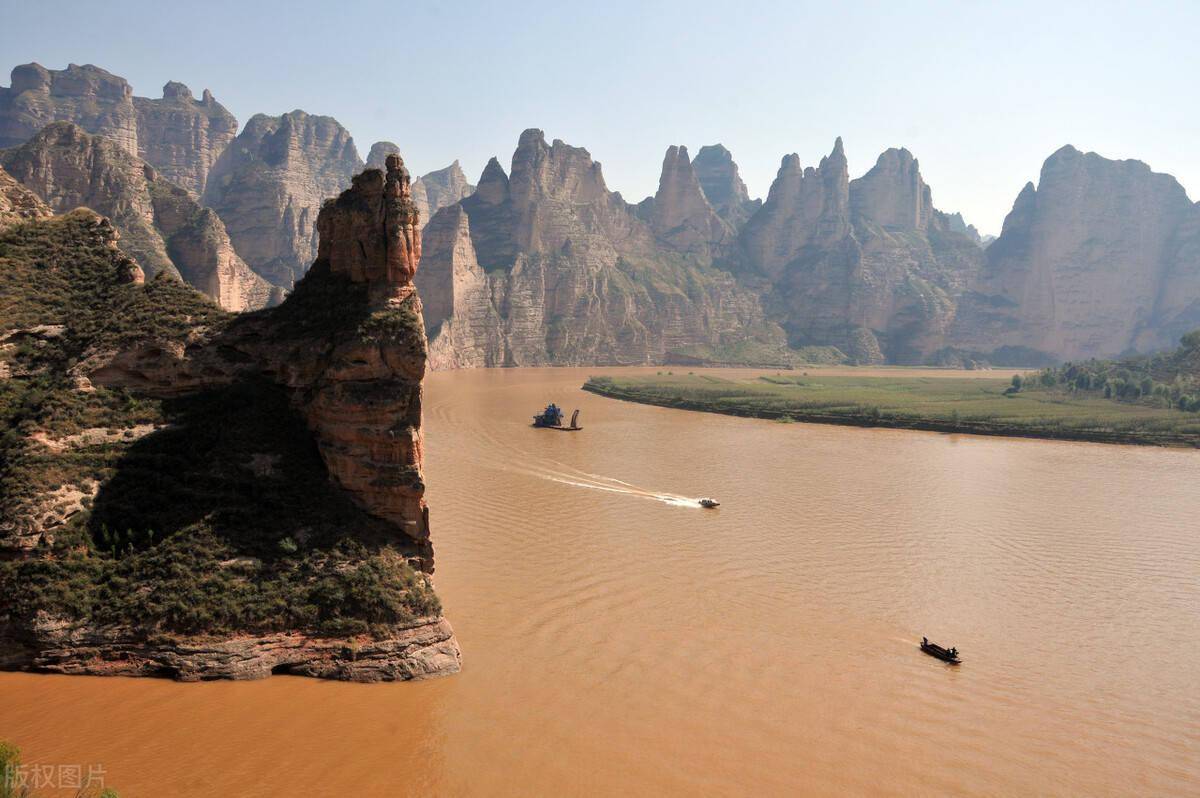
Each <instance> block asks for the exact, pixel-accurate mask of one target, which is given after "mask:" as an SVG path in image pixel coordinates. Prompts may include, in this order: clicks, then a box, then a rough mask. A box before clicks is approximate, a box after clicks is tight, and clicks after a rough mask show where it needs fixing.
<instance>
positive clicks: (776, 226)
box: [740, 138, 982, 363]
mask: <svg viewBox="0 0 1200 798" xmlns="http://www.w3.org/2000/svg"><path fill="white" fill-rule="evenodd" d="M740 240H741V245H742V250H743V252H744V254H745V258H746V261H745V265H744V266H743V271H742V274H743V275H744V278H745V279H747V280H748V281H749V282H751V283H752V284H757V285H759V286H760V287H761V291H762V295H763V301H764V303H765V304H766V306H767V310H768V313H769V315H770V317H771V318H773V319H776V320H778V321H779V323H780V324H782V325H783V327H784V328H785V329H786V330H787V332H788V339H789V342H790V343H791V344H792V345H793V346H807V345H830V346H836V347H838V348H839V349H840V350H841V351H843V352H845V353H846V354H847V355H849V356H850V357H851V358H853V359H854V360H856V361H859V362H866V363H879V362H884V361H885V360H886V361H891V362H899V363H921V362H925V361H926V360H928V359H929V358H930V357H931V356H932V355H933V354H934V353H935V352H937V351H938V350H940V349H941V348H942V347H943V345H944V343H945V339H946V335H947V333H948V331H949V329H950V327H951V325H952V324H953V323H954V319H955V309H956V299H957V297H958V295H959V294H960V293H961V292H962V291H963V290H964V288H965V286H966V285H967V283H968V282H969V281H970V280H971V279H972V278H973V276H974V274H975V273H976V272H977V271H978V269H979V266H980V263H981V261H982V251H981V249H980V247H979V246H978V244H977V242H976V241H975V240H973V239H972V238H971V237H970V235H969V234H968V233H967V232H966V231H965V229H963V230H959V229H958V226H957V225H955V224H954V221H953V217H950V216H948V215H946V214H942V213H940V212H938V211H936V210H935V209H934V208H933V202H932V196H931V192H930V190H929V187H928V186H926V185H925V182H924V181H923V180H922V179H921V175H920V169H919V166H918V163H917V161H916V160H915V159H914V158H913V157H912V155H911V154H910V153H909V152H908V151H907V150H903V149H900V150H896V149H893V150H888V151H886V152H884V153H883V154H882V155H880V157H879V159H878V161H877V162H876V164H875V166H874V167H873V168H872V169H871V170H870V171H869V172H867V174H866V175H864V176H863V177H861V178H858V179H856V180H853V181H852V180H850V179H849V173H848V169H847V163H846V156H845V152H844V149H843V147H842V141H841V139H840V138H839V139H838V140H837V142H836V143H835V145H834V148H833V151H832V152H831V153H830V154H829V155H828V156H826V157H825V158H822V159H821V162H820V165H819V166H817V167H815V168H814V167H808V168H802V167H801V165H800V159H799V157H798V156H796V155H794V154H793V155H789V156H786V157H785V158H784V159H783V162H782V165H781V166H780V169H779V174H778V176H777V177H776V179H775V182H774V183H773V184H772V185H771V191H770V193H769V194H768V196H767V200H766V202H765V203H764V204H763V206H762V208H761V209H759V210H758V211H757V212H756V213H755V214H754V215H753V216H752V217H751V218H750V220H749V221H748V222H747V223H746V225H745V227H744V228H743V229H742V232H741V237H740Z"/></svg>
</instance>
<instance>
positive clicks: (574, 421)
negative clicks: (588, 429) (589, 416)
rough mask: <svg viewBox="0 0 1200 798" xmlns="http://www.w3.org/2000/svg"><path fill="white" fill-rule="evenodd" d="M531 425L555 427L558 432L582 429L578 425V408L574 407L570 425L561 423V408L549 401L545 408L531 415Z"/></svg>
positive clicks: (545, 427) (546, 427) (543, 427)
mask: <svg viewBox="0 0 1200 798" xmlns="http://www.w3.org/2000/svg"><path fill="white" fill-rule="evenodd" d="M533 426H535V427H539V428H541V429H556V430H559V431H560V432H578V431H579V430H581V429H583V427H581V426H579V410H578V409H576V410H575V412H574V413H572V414H571V424H570V426H564V425H563V410H562V408H561V407H559V406H558V405H556V404H554V403H553V402H551V403H550V404H548V405H546V409H545V410H543V411H542V412H540V413H538V414H537V415H536V416H534V417H533Z"/></svg>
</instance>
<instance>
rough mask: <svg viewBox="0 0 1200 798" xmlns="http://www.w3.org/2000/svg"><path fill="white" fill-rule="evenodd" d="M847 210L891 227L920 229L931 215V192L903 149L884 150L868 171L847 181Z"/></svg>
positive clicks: (918, 169) (909, 154)
mask: <svg viewBox="0 0 1200 798" xmlns="http://www.w3.org/2000/svg"><path fill="white" fill-rule="evenodd" d="M850 213H851V214H852V215H853V216H855V217H857V218H862V219H869V220H870V221H872V222H874V223H875V224H878V225H880V226H882V227H884V228H888V229H893V230H924V229H925V228H926V227H928V226H929V221H930V219H931V218H932V217H933V193H932V192H931V191H930V190H929V186H927V185H925V181H924V180H923V179H921V168H920V165H919V164H918V163H917V160H916V159H915V158H913V156H912V153H911V152H909V151H908V150H906V149H903V148H901V149H895V148H892V149H890V150H887V151H885V152H884V153H883V154H882V155H880V156H879V160H877V161H876V162H875V166H874V167H873V168H872V169H871V171H869V172H867V173H866V174H865V175H863V176H862V177H860V178H858V179H857V180H852V181H850Z"/></svg>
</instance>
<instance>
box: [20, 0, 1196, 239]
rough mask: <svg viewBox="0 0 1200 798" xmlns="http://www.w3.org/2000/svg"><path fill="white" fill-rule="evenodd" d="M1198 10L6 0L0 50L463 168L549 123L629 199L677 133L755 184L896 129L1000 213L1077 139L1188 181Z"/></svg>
mask: <svg viewBox="0 0 1200 798" xmlns="http://www.w3.org/2000/svg"><path fill="white" fill-rule="evenodd" d="M1198 31H1200V2H1184V3H1104V2H1086V3H1048V2H1004V3H994V4H985V3H973V2H953V3H951V2H945V3H903V2H895V1H893V2H880V3H854V4H849V3H848V4H842V3H838V2H834V1H833V0H820V2H815V3H809V2H782V3H766V2H762V3H756V2H729V0H724V1H723V2H670V3H668V2H661V3H656V2H625V1H624V0H610V2H588V3H574V2H542V3H538V4H533V3H500V2H495V3H486V2H470V3H469V2H449V1H445V2H437V1H436V0H412V1H411V2H389V3H384V2H349V1H343V2H338V1H337V0H321V2H304V1H302V0H293V2H288V3H265V2H255V0H240V2H224V0H221V1H219V2H190V3H184V2H169V1H164V0H158V2H121V1H120V0H109V1H105V0H89V1H88V2H64V1H63V0H60V1H59V2H55V3H46V2H37V1H36V0H0V56H3V57H2V58H0V70H3V71H5V72H6V71H7V70H9V69H11V67H12V66H15V65H16V64H20V63H26V62H29V61H37V62H39V63H41V64H43V65H45V66H47V67H50V68H53V69H61V68H63V67H65V66H66V65H67V63H68V62H75V63H94V64H96V65H98V66H102V67H104V68H105V69H108V70H109V71H111V72H114V73H116V74H118V75H122V76H124V77H126V78H128V79H129V81H130V83H132V84H133V88H134V92H135V93H136V94H138V95H143V96H151V97H158V96H160V89H161V86H162V84H163V83H165V82H166V81H167V80H180V81H183V82H184V83H187V84H188V85H189V86H190V87H191V88H192V90H193V91H194V92H195V93H196V95H197V96H199V94H200V91H201V90H202V89H204V88H206V87H207V88H210V89H212V91H213V93H214V94H215V95H216V97H217V99H218V100H219V101H220V102H222V103H223V104H224V105H225V106H226V107H228V108H229V109H230V110H231V111H232V112H233V113H234V114H235V115H236V116H237V117H238V119H239V120H240V121H241V122H243V123H244V122H245V121H246V120H247V119H248V118H249V117H250V116H251V115H253V114H255V113H259V112H262V113H269V114H278V113H282V112H285V111H289V110H291V109H293V108H303V109H304V110H306V111H309V112H310V113H321V114H329V115H332V116H334V117H336V118H337V119H338V120H339V121H340V122H342V124H344V125H345V126H346V127H347V128H349V130H350V132H351V133H352V134H353V136H354V138H355V141H356V142H357V144H358V146H359V150H360V151H361V152H362V154H363V155H364V157H365V155H366V151H367V149H368V148H369V147H370V145H371V143H372V142H373V141H376V140H378V139H383V138H386V139H390V140H393V141H395V142H397V143H398V144H399V145H400V147H401V149H402V151H403V153H404V156H405V159H406V161H407V162H408V163H409V165H410V167H411V168H412V169H413V171H414V172H416V173H418V174H419V173H421V172H426V171H429V170H431V169H436V168H440V167H442V166H445V165H446V164H447V163H449V162H450V161H452V160H454V159H455V158H458V159H459V160H460V161H461V162H462V165H463V168H464V169H465V170H466V172H467V174H468V176H469V177H470V178H471V179H472V180H474V179H475V178H476V177H477V176H478V175H479V172H480V171H481V170H482V168H483V166H484V164H485V163H486V162H487V159H488V157H490V156H491V155H498V156H499V157H500V161H501V163H503V164H504V165H505V168H506V169H507V168H508V165H509V161H510V158H511V156H512V151H513V148H514V147H515V146H516V141H517V136H518V135H519V134H520V132H521V130H523V129H524V128H527V127H540V128H542V129H543V130H545V131H546V135H547V138H548V139H554V138H561V139H563V140H565V141H566V142H568V143H570V144H574V145H577V146H583V147H586V148H587V149H588V150H589V151H590V152H591V153H592V156H593V157H595V158H596V159H597V160H599V161H601V162H602V163H603V164H604V173H605V176H606V178H607V180H608V184H609V187H610V188H613V189H616V190H619V191H621V192H622V193H623V194H624V195H625V198H626V199H628V200H630V201H637V200H639V199H641V198H642V197H644V196H646V195H647V194H651V193H653V192H654V189H655V187H656V186H657V181H658V173H659V169H660V166H661V163H662V157H663V153H664V151H665V150H666V148H667V146H668V145H671V144H686V145H687V146H688V147H689V149H690V150H691V152H692V153H693V154H695V152H696V150H697V149H699V147H700V146H701V145H703V144H709V143H712V142H717V141H719V142H722V143H724V144H725V145H726V146H727V147H729V149H730V150H732V151H733V154H734V159H735V160H736V161H737V162H738V164H739V166H740V167H741V171H742V175H743V177H744V179H745V180H746V183H747V184H748V185H749V188H750V192H751V194H752V195H756V196H765V195H766V192H767V189H768V187H769V186H770V183H771V180H772V179H773V178H774V176H775V172H776V170H777V169H778V167H779V160H780V158H781V157H782V156H783V155H784V154H785V153H789V152H796V153H799V155H800V160H801V162H802V163H803V164H805V165H808V164H815V163H816V162H817V161H819V160H820V158H821V156H822V155H824V154H826V153H828V152H829V150H830V148H831V147H832V145H833V140H834V138H835V137H836V136H838V135H841V136H842V137H843V138H844V139H845V144H846V152H847V155H848V157H849V159H850V172H851V176H852V177H855V176H858V175H860V174H862V173H863V172H865V171H866V170H867V169H869V168H870V166H871V165H872V164H873V163H874V161H875V158H876V157H877V156H878V154H879V152H881V151H882V150H883V149H885V148H887V147H890V146H905V147H908V148H909V149H910V150H912V151H913V153H914V154H915V155H916V156H917V157H918V158H919V159H920V161H921V170H922V173H923V174H924V176H925V180H926V182H928V183H929V184H930V185H931V186H932V187H933V199H934V203H935V204H936V205H937V206H938V207H939V208H941V209H943V210H947V211H955V210H960V211H962V212H963V214H964V215H965V216H966V217H967V220H968V221H969V222H973V223H974V224H976V225H977V226H978V227H979V228H980V229H981V230H982V231H984V232H999V228H1000V225H1001V222H1002V221H1003V218H1004V215H1005V214H1006V213H1007V212H1008V210H1009V208H1010V206H1011V204H1012V201H1013V199H1014V198H1015V197H1016V194H1017V192H1018V191H1019V190H1020V188H1021V186H1022V185H1024V184H1025V182H1026V181H1029V180H1034V181H1036V180H1037V174H1038V170H1039V168H1040V166H1041V163H1042V161H1043V160H1044V159H1045V158H1046V156H1048V155H1049V154H1050V153H1051V152H1053V151H1054V150H1056V149H1057V148H1058V147H1060V146H1062V145H1063V144H1067V143H1071V144H1074V145H1075V146H1076V147H1079V148H1080V149H1083V150H1095V151H1097V152H1099V153H1101V154H1102V155H1105V156H1107V157H1111V158H1137V159H1139V160H1143V161H1146V162H1147V163H1149V164H1150V165H1151V166H1152V167H1153V168H1154V169H1155V170H1156V171H1162V172H1169V173H1171V174H1174V175H1175V176H1176V177H1177V178H1179V180H1180V181H1181V182H1182V183H1183V185H1184V186H1185V187H1186V188H1189V189H1190V196H1191V197H1192V198H1193V200H1194V199H1196V198H1197V195H1200V102H1198V101H1197V98H1198V97H1200V83H1198V78H1200V47H1198V46H1197V44H1196V37H1197V32H1198ZM3 85H8V84H7V80H6V79H5V80H4V81H3Z"/></svg>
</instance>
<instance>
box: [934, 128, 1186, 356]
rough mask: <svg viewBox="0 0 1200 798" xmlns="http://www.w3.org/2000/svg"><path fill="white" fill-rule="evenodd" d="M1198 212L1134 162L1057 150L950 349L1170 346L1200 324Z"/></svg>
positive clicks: (968, 301) (1023, 200) (998, 249)
mask: <svg viewBox="0 0 1200 798" xmlns="http://www.w3.org/2000/svg"><path fill="white" fill-rule="evenodd" d="M1198 207H1200V206H1197V205H1194V204H1193V203H1192V202H1191V201H1190V200H1189V199H1188V197H1187V194H1186V193H1185V192H1184V190H1183V188H1182V187H1181V186H1180V185H1179V183H1178V182H1176V180H1175V178H1173V177H1171V176H1170V175H1165V174H1158V173H1155V172H1152V171H1151V170H1150V167H1148V166H1147V165H1146V164H1144V163H1142V162H1140V161H1114V160H1110V159H1108V158H1104V157H1101V156H1100V155H1097V154H1096V153H1082V152H1080V151H1079V150H1076V149H1075V148H1074V147H1071V146H1067V147H1063V148H1062V149H1060V150H1059V151H1058V152H1056V153H1054V154H1053V155H1051V156H1050V157H1049V158H1048V159H1047V160H1046V162H1045V164H1044V165H1043V166H1042V171H1041V176H1040V178H1039V180H1038V185H1037V187H1036V188H1035V187H1034V185H1033V184H1032V183H1029V184H1028V185H1026V186H1025V188H1024V190H1022V191H1021V193H1020V195H1019V196H1018V197H1017V199H1016V202H1015V203H1014V204H1013V209H1012V211H1011V212H1010V213H1009V215H1008V217H1007V218H1006V219H1005V220H1004V229H1003V232H1002V233H1001V235H1000V237H999V238H997V239H996V240H995V241H994V242H992V244H991V245H990V246H989V247H988V249H987V259H986V265H985V268H984V269H983V270H982V271H981V273H980V274H979V276H978V279H977V280H975V281H974V282H973V283H972V284H971V286H970V291H969V292H968V293H967V294H966V295H965V296H964V297H963V300H962V303H961V305H962V306H961V308H960V310H959V319H958V323H957V324H956V326H955V329H954V334H953V338H954V341H955V343H956V344H957V345H959V346H961V347H963V348H969V349H975V350H979V351H983V352H993V351H994V350H997V349H1001V350H1008V351H1009V352H1011V353H1013V355H1016V356H1021V355H1022V353H1023V356H1024V357H1025V358H1026V360H1027V362H1028V361H1029V359H1030V358H1032V359H1035V360H1037V359H1044V360H1057V359H1066V360H1075V359H1082V358H1090V357H1107V356H1115V355H1119V354H1123V353H1127V352H1131V351H1141V352H1147V351H1152V350H1156V349H1166V348H1170V347H1171V346H1173V345H1174V344H1175V343H1176V342H1177V341H1178V339H1179V337H1180V336H1181V335H1183V334H1184V333H1185V332H1188V331H1189V330H1191V329H1193V328H1195V327H1196V326H1200V236H1198V235H1197V234H1198V233H1200V227H1198V221H1197V220H1198V219H1200V210H1198ZM1011 356H1012V355H1010V357H1011Z"/></svg>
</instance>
